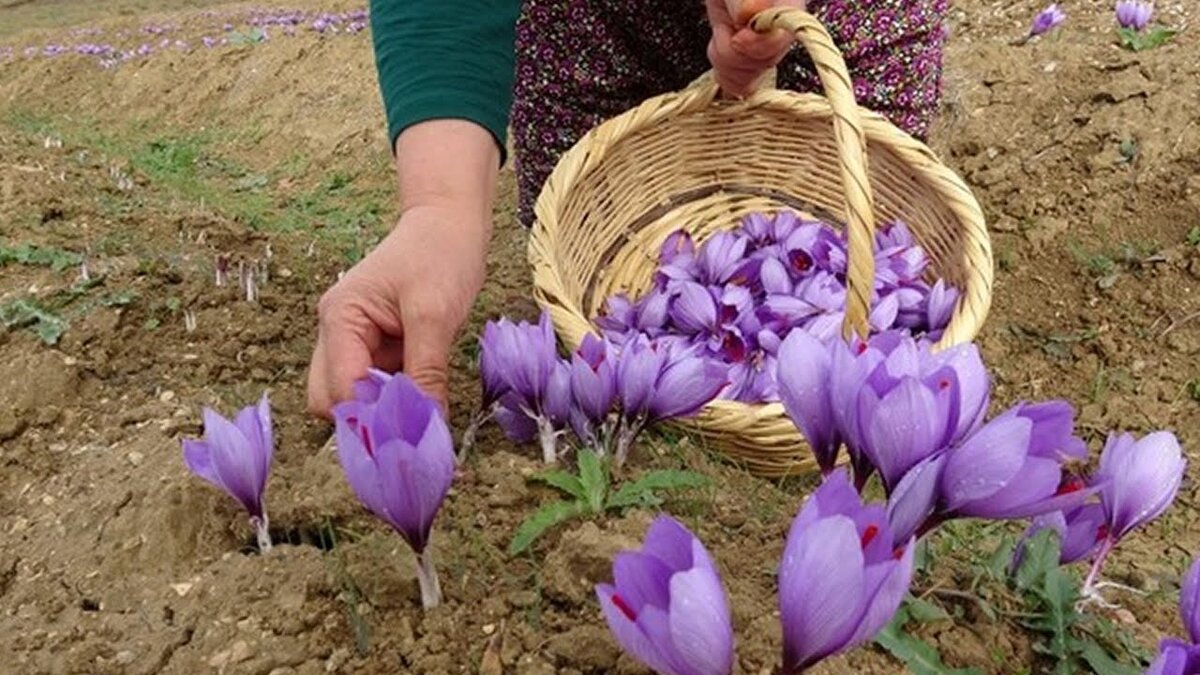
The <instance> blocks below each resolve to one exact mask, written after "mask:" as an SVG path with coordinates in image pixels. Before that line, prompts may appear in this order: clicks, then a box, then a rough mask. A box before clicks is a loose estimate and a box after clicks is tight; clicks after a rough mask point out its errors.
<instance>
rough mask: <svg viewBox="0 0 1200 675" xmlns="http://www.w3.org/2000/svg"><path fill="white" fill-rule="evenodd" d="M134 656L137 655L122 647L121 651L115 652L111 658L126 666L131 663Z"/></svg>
mask: <svg viewBox="0 0 1200 675" xmlns="http://www.w3.org/2000/svg"><path fill="white" fill-rule="evenodd" d="M136 658H137V656H135V655H134V653H133V652H131V651H129V650H128V649H122V650H121V651H119V652H117V655H116V656H114V657H113V659H114V660H115V661H116V662H117V663H119V664H121V665H123V666H127V665H129V664H131V663H133V660H134V659H136Z"/></svg>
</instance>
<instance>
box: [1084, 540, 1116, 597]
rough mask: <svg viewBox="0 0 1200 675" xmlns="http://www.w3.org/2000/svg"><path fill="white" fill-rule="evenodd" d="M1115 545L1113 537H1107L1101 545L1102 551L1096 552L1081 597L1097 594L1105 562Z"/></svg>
mask: <svg viewBox="0 0 1200 675" xmlns="http://www.w3.org/2000/svg"><path fill="white" fill-rule="evenodd" d="M1115 545H1116V542H1115V541H1113V539H1112V537H1106V538H1105V539H1104V541H1103V542H1102V543H1101V544H1100V550H1099V551H1097V552H1096V559H1095V560H1093V561H1092V569H1091V570H1089V571H1088V575H1087V579H1085V580H1084V582H1083V590H1082V591H1081V592H1080V594H1081V595H1083V596H1090V595H1091V594H1093V593H1094V592H1095V585H1096V580H1097V579H1098V578H1100V570H1101V569H1103V568H1104V561H1105V560H1106V559H1107V558H1108V554H1109V553H1112V550H1113V546H1115Z"/></svg>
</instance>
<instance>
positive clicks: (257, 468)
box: [183, 394, 275, 552]
mask: <svg viewBox="0 0 1200 675" xmlns="http://www.w3.org/2000/svg"><path fill="white" fill-rule="evenodd" d="M203 417H204V440H202V441H197V440H191V439H185V440H184V441H183V461H184V463H186V464H187V467H188V469H190V470H191V471H192V473H194V474H196V475H197V476H199V477H200V478H203V479H204V480H206V481H208V482H209V483H212V484H213V485H215V486H217V487H219V488H221V489H222V490H224V491H225V492H226V493H228V494H229V496H231V497H233V498H234V499H236V500H237V501H238V502H239V503H241V505H242V507H243V508H245V509H246V512H247V513H249V514H250V522H251V523H252V524H253V525H254V528H255V530H256V532H257V534H258V544H259V549H260V550H262V551H264V552H265V551H268V550H270V548H271V536H270V533H269V523H268V519H267V511H266V506H265V504H264V503H263V493H264V492H265V490H266V487H267V476H268V475H269V474H270V472H271V460H272V458H273V456H274V453H275V437H274V432H273V430H272V424H271V404H270V401H268V399H267V395H266V394H263V397H262V399H261V400H260V401H259V402H258V405H253V406H248V407H246V408H243V409H242V410H240V411H239V412H238V414H237V416H236V417H235V418H234V420H233V421H232V422H231V421H229V420H227V419H225V418H224V417H222V416H221V415H220V414H218V413H217V412H216V411H214V410H212V409H211V408H205V409H204V411H203Z"/></svg>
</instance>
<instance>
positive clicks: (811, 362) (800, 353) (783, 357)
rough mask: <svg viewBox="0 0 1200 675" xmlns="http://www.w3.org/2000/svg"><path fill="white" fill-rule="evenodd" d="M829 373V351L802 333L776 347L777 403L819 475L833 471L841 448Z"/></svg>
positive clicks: (795, 332) (791, 336)
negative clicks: (805, 442) (814, 461)
mask: <svg viewBox="0 0 1200 675" xmlns="http://www.w3.org/2000/svg"><path fill="white" fill-rule="evenodd" d="M829 370H830V356H829V348H828V347H827V346H826V345H825V343H823V342H821V341H819V340H817V339H816V338H814V337H812V336H811V335H809V334H808V333H806V332H805V331H799V330H794V331H792V332H791V333H790V334H789V335H788V337H787V339H785V340H784V341H783V344H782V345H781V346H780V351H779V365H778V370H777V373H776V377H777V379H778V383H779V397H780V401H782V403H783V407H784V410H785V411H786V412H787V414H788V417H790V418H791V419H792V422H793V423H794V424H795V425H796V426H797V427H799V428H800V430H801V431H802V432H803V433H804V437H805V438H806V439H808V442H809V445H810V446H811V447H812V450H813V453H814V454H815V455H816V458H817V464H818V465H819V466H820V468H821V469H822V470H823V471H829V470H830V469H832V468H833V465H834V463H835V462H836V461H837V453H838V448H839V447H840V446H841V436H840V435H839V434H838V430H837V428H836V426H835V425H834V417H833V410H832V406H833V403H832V399H831V396H830V391H829V378H830V372H829Z"/></svg>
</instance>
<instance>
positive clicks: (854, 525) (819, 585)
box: [779, 468, 915, 675]
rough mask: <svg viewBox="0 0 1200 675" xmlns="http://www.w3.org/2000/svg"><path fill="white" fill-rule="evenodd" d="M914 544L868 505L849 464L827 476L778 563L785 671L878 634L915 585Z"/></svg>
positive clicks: (794, 524)
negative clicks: (848, 470)
mask: <svg viewBox="0 0 1200 675" xmlns="http://www.w3.org/2000/svg"><path fill="white" fill-rule="evenodd" d="M914 548H915V547H914V546H912V540H911V539H902V540H897V539H895V538H894V536H893V533H892V531H891V528H890V526H889V525H888V521H887V516H886V514H885V513H884V510H883V508H882V507H880V506H877V505H871V506H864V505H863V503H862V501H861V498H860V496H859V494H858V492H857V490H855V489H854V486H853V485H851V483H850V479H849V477H848V475H847V474H846V471H845V469H841V468H839V469H837V470H835V471H834V472H833V473H831V474H829V476H827V477H826V478H825V481H824V483H822V485H821V486H820V487H819V488H817V490H816V491H815V492H814V493H813V494H812V496H811V497H809V498H808V501H807V502H806V503H805V505H804V508H803V509H801V511H800V514H799V515H798V516H796V519H795V520H794V521H793V522H792V526H791V530H790V531H789V533H788V538H787V544H786V547H785V549H784V553H783V560H782V562H781V564H780V567H779V609H780V618H781V620H782V622H783V669H782V671H781V672H782V673H784V674H785V675H790V674H791V673H796V672H799V671H802V670H804V669H805V668H808V667H809V666H812V665H813V664H815V663H817V662H818V661H820V660H821V659H824V658H825V657H827V656H830V655H832V654H835V653H838V652H842V651H846V650H848V649H852V648H854V647H856V646H858V645H860V644H862V643H864V642H866V641H868V640H870V639H872V638H873V637H875V635H876V634H878V633H879V631H880V630H882V629H883V627H884V626H886V625H887V623H888V622H889V621H891V618H892V616H893V615H894V614H895V613H896V610H897V609H898V608H899V607H900V603H901V601H902V600H903V599H904V596H905V594H906V593H907V592H908V588H909V585H910V584H911V583H912V575H913V550H914Z"/></svg>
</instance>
